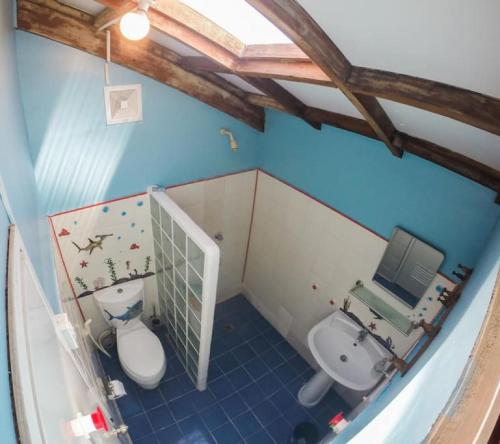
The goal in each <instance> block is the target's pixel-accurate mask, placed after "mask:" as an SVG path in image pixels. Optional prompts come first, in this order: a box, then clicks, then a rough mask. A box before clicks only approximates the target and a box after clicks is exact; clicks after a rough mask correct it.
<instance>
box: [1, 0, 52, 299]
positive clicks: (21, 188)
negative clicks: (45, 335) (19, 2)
mask: <svg viewBox="0 0 500 444" xmlns="http://www.w3.org/2000/svg"><path fill="white" fill-rule="evenodd" d="M0 116H1V118H0V193H1V195H2V198H3V201H4V204H5V206H6V208H7V211H8V214H9V217H10V218H11V221H12V222H13V223H15V224H16V225H17V227H18V229H19V232H20V234H21V236H22V238H23V240H24V243H25V246H26V249H27V251H28V253H29V255H30V257H31V261H32V262H33V266H34V268H35V271H36V273H37V275H38V278H39V279H40V281H41V284H42V285H43V287H44V289H45V292H46V294H47V297H48V298H49V300H50V302H51V304H52V306H53V307H54V308H57V307H58V306H59V305H58V298H57V295H56V290H55V274H54V269H53V256H52V250H51V242H50V236H49V226H48V221H47V218H45V217H43V212H42V211H41V210H40V206H39V204H38V195H37V186H36V182H35V176H34V174H33V168H32V164H31V159H30V155H29V149H28V138H27V132H26V124H25V120H24V115H23V109H22V104H21V100H20V97H19V82H18V76H17V72H16V58H15V32H14V28H13V11H12V3H11V1H10V0H0Z"/></svg>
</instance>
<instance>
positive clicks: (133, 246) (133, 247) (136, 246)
mask: <svg viewBox="0 0 500 444" xmlns="http://www.w3.org/2000/svg"><path fill="white" fill-rule="evenodd" d="M139 248H140V247H139V245H138V244H135V243H134V244H132V245H131V246H130V249H131V250H138V249H139Z"/></svg>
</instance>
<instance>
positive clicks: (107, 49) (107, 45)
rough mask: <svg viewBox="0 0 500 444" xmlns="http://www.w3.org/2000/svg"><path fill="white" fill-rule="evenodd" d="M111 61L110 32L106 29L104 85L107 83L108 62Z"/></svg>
mask: <svg viewBox="0 0 500 444" xmlns="http://www.w3.org/2000/svg"><path fill="white" fill-rule="evenodd" d="M110 62H111V33H110V32H109V29H107V30H106V63H105V64H104V79H105V82H106V86H108V85H109V63H110Z"/></svg>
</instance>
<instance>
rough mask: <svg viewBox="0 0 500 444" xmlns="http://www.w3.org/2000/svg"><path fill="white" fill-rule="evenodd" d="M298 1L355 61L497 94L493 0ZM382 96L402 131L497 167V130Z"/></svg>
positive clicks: (499, 73) (499, 28) (498, 29)
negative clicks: (453, 118) (487, 128)
mask: <svg viewBox="0 0 500 444" xmlns="http://www.w3.org/2000/svg"><path fill="white" fill-rule="evenodd" d="M298 1H299V3H301V5H302V6H303V7H304V8H305V9H306V10H307V12H308V13H309V14H311V16H312V17H313V18H314V19H315V20H316V22H317V23H318V24H319V25H320V26H321V27H322V28H323V30H325V31H326V33H327V34H328V35H329V37H330V38H331V39H332V40H333V41H334V42H335V44H336V45H337V46H338V47H339V48H340V50H341V51H342V52H343V53H344V54H345V55H346V57H347V58H348V59H349V60H350V62H351V63H352V64H354V65H360V66H366V67H369V68H378V69H384V70H388V71H394V72H400V73H403V74H408V75H414V76H417V77H423V78H427V79H430V80H436V81H440V82H444V83H448V84H451V85H456V86H459V87H462V88H468V89H471V90H474V91H477V92H481V93H483V94H488V95H491V96H494V97H497V98H500V47H499V44H500V25H499V19H500V1H499V0H438V1H436V0H419V1H410V0H406V1H401V0H378V1H371V2H370V1H352V0H329V1H324V0H298ZM315 88H317V87H316V86H314V85H307V86H305V88H303V94H304V98H303V100H304V101H305V97H309V98H310V100H311V101H314V102H315V103H308V104H312V105H314V106H319V103H320V99H321V98H316V99H314V97H315V96H314V94H315ZM290 90H291V89H290ZM380 102H381V104H382V106H383V108H384V109H385V110H386V112H387V113H388V115H389V116H390V117H391V119H392V120H393V122H394V124H395V126H396V127H397V128H398V129H400V130H401V131H404V132H407V133H409V134H411V135H413V136H417V137H420V138H422V139H427V140H429V141H431V142H434V143H437V144H440V145H442V146H444V147H447V148H450V149H453V150H454V151H457V152H459V153H462V154H464V155H466V156H468V157H471V158H473V159H476V160H478V161H480V162H482V163H485V164H487V165H489V166H491V167H494V168H497V169H500V137H499V136H496V135H494V134H491V133H488V132H486V131H482V130H479V129H477V128H474V127H471V126H469V125H466V124H463V123H461V122H458V121H455V120H452V119H449V118H446V117H443V116H440V115H438V114H434V113H430V112H427V111H422V110H420V109H418V108H413V107H410V106H406V105H401V104H398V103H395V102H391V101H386V100H380ZM332 103H333V102H332ZM335 106H336V105H335ZM323 107H324V106H323ZM331 110H332V111H334V109H331ZM338 112H343V111H340V109H339V111H338Z"/></svg>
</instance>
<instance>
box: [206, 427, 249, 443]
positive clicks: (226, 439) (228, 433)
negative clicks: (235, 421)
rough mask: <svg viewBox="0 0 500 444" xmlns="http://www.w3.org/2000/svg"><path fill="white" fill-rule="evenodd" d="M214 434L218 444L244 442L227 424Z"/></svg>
mask: <svg viewBox="0 0 500 444" xmlns="http://www.w3.org/2000/svg"><path fill="white" fill-rule="evenodd" d="M212 434H213V435H214V438H215V440H216V441H217V444H238V443H240V442H243V440H242V438H241V436H240V434H239V433H238V432H237V431H236V429H235V428H234V426H233V425H232V424H230V423H226V424H224V425H223V426H221V427H219V428H218V429H215V430H214V431H213V432H212Z"/></svg>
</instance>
